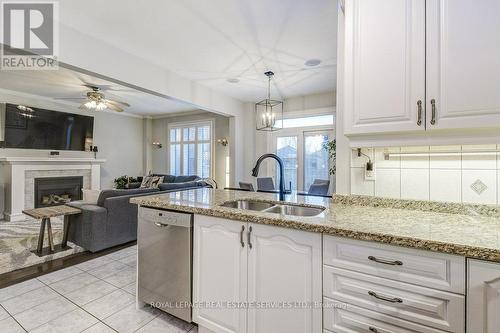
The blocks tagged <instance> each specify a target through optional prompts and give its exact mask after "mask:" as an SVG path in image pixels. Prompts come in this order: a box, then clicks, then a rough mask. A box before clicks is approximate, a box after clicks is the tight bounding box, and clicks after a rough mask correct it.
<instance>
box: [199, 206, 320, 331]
mask: <svg viewBox="0 0 500 333" xmlns="http://www.w3.org/2000/svg"><path fill="white" fill-rule="evenodd" d="M193 274H194V275H193V286H194V287H193V300H194V302H195V305H197V306H196V307H195V308H194V310H193V318H194V319H193V320H194V321H195V322H196V323H198V324H199V325H200V326H202V327H204V328H207V329H209V330H211V331H213V332H225V333H226V332H241V333H244V332H251V333H260V332H276V333H279V332H287V333H288V332H292V333H293V332H297V333H303V332H311V333H320V332H321V330H322V319H321V308H320V307H318V306H316V307H314V306H313V305H314V303H316V305H318V304H319V303H320V302H321V297H322V296H321V288H322V286H321V234H319V233H310V232H304V231H298V230H291V229H285V228H279V227H272V226H265V225H259V224H253V223H243V222H237V221H231V220H226V219H221V218H215V217H209V216H200V215H195V218H194V251H193ZM205 302H213V303H211V304H215V306H213V307H206V306H204V304H205ZM226 302H229V303H226ZM198 305H201V306H198ZM228 305H229V306H228ZM246 305H248V308H247V307H246Z"/></svg>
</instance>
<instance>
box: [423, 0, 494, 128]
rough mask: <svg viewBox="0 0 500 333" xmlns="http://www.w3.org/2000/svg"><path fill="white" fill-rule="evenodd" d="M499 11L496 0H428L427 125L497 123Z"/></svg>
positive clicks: (439, 126) (480, 125) (448, 126)
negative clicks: (433, 108)
mask: <svg viewBox="0 0 500 333" xmlns="http://www.w3.org/2000/svg"><path fill="white" fill-rule="evenodd" d="M499 13H500V1H498V0H475V1H468V0H428V1H427V122H428V123H427V128H428V129H431V130H432V129H433V128H436V129H441V128H474V127H491V126H498V124H499V123H500V93H499V91H500V18H499ZM432 100H434V101H435V123H434V124H431V120H432V105H431V101H432Z"/></svg>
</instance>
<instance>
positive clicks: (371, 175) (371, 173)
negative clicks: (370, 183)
mask: <svg viewBox="0 0 500 333" xmlns="http://www.w3.org/2000/svg"><path fill="white" fill-rule="evenodd" d="M375 178H376V175H375V166H374V165H373V164H372V166H371V170H369V168H368V167H367V165H366V164H365V180H375Z"/></svg>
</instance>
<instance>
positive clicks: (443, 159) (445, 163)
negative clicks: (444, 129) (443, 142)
mask: <svg viewBox="0 0 500 333" xmlns="http://www.w3.org/2000/svg"><path fill="white" fill-rule="evenodd" d="M461 148H462V147H461V146H433V147H430V151H431V152H435V151H456V150H460V149H461ZM429 159H430V161H429V167H430V168H431V169H461V167H462V159H461V158H460V156H430V157H429Z"/></svg>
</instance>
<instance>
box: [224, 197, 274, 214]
mask: <svg viewBox="0 0 500 333" xmlns="http://www.w3.org/2000/svg"><path fill="white" fill-rule="evenodd" d="M221 206H223V207H230V208H238V209H246V210H257V211H263V210H265V209H267V208H270V207H273V206H274V204H272V203H269V202H262V201H252V200H236V201H229V202H226V203H223V204H222V205H221Z"/></svg>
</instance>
